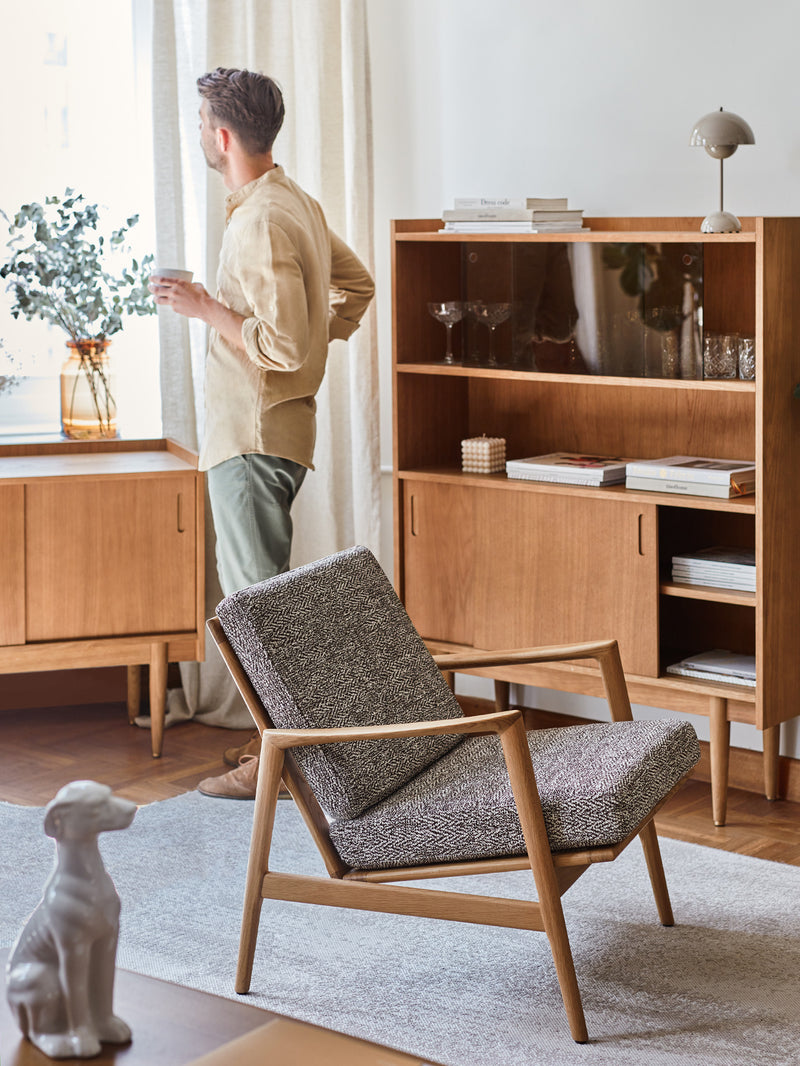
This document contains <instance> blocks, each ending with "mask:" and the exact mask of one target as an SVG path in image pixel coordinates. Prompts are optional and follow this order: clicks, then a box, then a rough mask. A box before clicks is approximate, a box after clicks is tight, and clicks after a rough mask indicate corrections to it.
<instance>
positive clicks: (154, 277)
mask: <svg viewBox="0 0 800 1066" xmlns="http://www.w3.org/2000/svg"><path fill="white" fill-rule="evenodd" d="M193 277H194V273H193V272H192V271H191V270H178V269H177V268H176V267H154V268H153V272H152V274H151V275H150V280H151V282H153V283H154V284H156V283H157V282H158V279H159V278H173V279H175V280H178V281H191V280H192V278H193Z"/></svg>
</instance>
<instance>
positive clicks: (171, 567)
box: [0, 440, 205, 756]
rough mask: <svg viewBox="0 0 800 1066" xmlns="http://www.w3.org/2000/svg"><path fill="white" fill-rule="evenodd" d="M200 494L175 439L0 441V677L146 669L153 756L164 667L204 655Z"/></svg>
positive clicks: (131, 684)
mask: <svg viewBox="0 0 800 1066" xmlns="http://www.w3.org/2000/svg"><path fill="white" fill-rule="evenodd" d="M203 512H204V491H203V475H202V473H200V471H198V469H197V456H196V455H195V454H194V453H192V452H190V451H188V450H186V449H185V448H182V447H180V446H179V445H177V444H176V443H174V442H173V441H170V440H147V441H98V442H65V443H52V444H51V443H47V444H13V445H4V446H0V545H2V551H0V674H2V673H25V672H30V671H43V670H61V669H69V668H77V667H98V666H114V665H125V666H127V667H128V714H129V716H130V718H131V720H133V718H135V717H136V715H137V714H138V709H139V708H138V704H139V692H140V688H139V672H140V667H141V666H142V665H144V664H147V665H149V667H150V714H151V733H152V749H153V755H154V756H159V755H160V754H161V748H162V743H163V734H164V713H165V701H166V683H167V664H168V663H169V662H177V661H183V660H201V659H202V658H203V656H204V625H205V617H204V613H205V606H204V540H203V537H204V533H203Z"/></svg>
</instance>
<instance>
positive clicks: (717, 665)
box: [667, 648, 756, 688]
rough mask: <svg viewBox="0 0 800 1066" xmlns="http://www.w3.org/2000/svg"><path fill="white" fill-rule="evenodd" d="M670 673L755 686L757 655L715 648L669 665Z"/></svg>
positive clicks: (730, 683) (668, 671)
mask: <svg viewBox="0 0 800 1066" xmlns="http://www.w3.org/2000/svg"><path fill="white" fill-rule="evenodd" d="M667 673H668V674H677V675H679V676H680V677H693V678H700V679H701V680H703V681H724V682H726V684H729V685H748V686H749V687H750V688H755V684H756V657H755V655H738V654H736V653H735V652H731V651H724V650H723V649H721V648H715V649H714V650H713V651H704V652H700V653H699V654H698V655H689V656H688V657H687V658H686V659H681V661H680V662H679V663H673V664H672V666H668V667H667Z"/></svg>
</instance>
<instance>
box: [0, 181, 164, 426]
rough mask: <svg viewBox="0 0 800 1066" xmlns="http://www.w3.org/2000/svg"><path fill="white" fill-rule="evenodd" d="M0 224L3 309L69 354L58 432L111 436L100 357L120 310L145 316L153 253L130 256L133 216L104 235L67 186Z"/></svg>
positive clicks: (108, 390) (108, 391)
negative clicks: (58, 333)
mask: <svg viewBox="0 0 800 1066" xmlns="http://www.w3.org/2000/svg"><path fill="white" fill-rule="evenodd" d="M2 214H3V217H4V218H5V220H6V222H7V223H8V231H9V234H10V239H9V240H8V242H7V247H8V248H9V249H10V251H11V255H10V257H9V258H8V259H7V260H6V262H5V263H4V264H3V265H2V267H0V278H3V279H4V280H5V281H6V283H7V284H6V287H7V290H8V292H10V293H11V296H12V304H11V314H12V315H13V317H14V318H19V317H20V316H22V317H23V318H24V319H26V321H28V322H30V321H32V320H33V319H40V320H41V321H43V322H47V323H48V324H50V325H53V326H57V327H58V328H59V329H61V330H63V331H64V332H65V333H66V334H67V336H68V338H69V340H68V341H67V347H68V349H69V358H68V359H67V361H66V363H65V364H64V367H63V369H62V372H61V424H62V429H63V431H64V434H65V436H67V437H70V438H79V439H86V440H92V439H99V438H107V437H115V436H116V435H117V404H116V400H115V398H114V392H113V387H112V377H111V372H110V363H109V356H108V346H109V344H110V343H111V342H110V338H111V337H112V336H113V335H114V334H115V333H118V332H119V331H120V330H121V329H122V325H123V321H122V320H123V316H124V315H152V314H155V313H156V307H155V303H154V301H153V299H152V296H151V294H150V292H149V290H148V288H147V283H148V278H149V275H150V268H151V265H152V263H153V256H152V255H147V256H145V257H144V258H143V259H141V261H139V260H137V259H136V258H135V257H134V256H133V253H132V251H131V249H130V246H129V245H128V243H127V240H126V238H127V235H128V232H129V231H130V229H131V228H132V227H133V226H135V225H136V223H137V222H138V221H139V216H138V215H132V216H131V217H130V218H128V219H126V220H125V222H124V224H123V225H121V226H120V227H119V228H118V229H115V230H112V231H111V233H110V235H109V236H108V237H106V236H105V235H104V234H103V232H102V230H101V228H100V225H99V223H100V211H99V208H98V206H97V205H96V204H90V203H87V202H86V200H85V199H84V197H83V196H81V195H80V194H78V193H76V192H74V191H73V190H72V189H67V190H66V192H65V193H64V196H63V197H58V196H48V197H47V198H46V199H45V201H44V204H39V203H30V204H23V205H22V206H21V207H20V208H19V210H18V211H17V212H16V213H15V214H14V217H13V219H12V220H9V217H8V216H7V215H6V214H5V212H2Z"/></svg>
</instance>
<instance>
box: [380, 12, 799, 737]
mask: <svg viewBox="0 0 800 1066" xmlns="http://www.w3.org/2000/svg"><path fill="white" fill-rule="evenodd" d="M367 7H368V18H369V23H370V25H369V40H370V49H371V66H372V84H373V101H372V106H373V122H374V154H375V168H376V182H375V191H376V217H375V228H376V242H377V248H376V261H377V264H378V270H377V279H376V280H377V282H378V316H379V344H380V353H381V354H380V359H381V389H382V396H381V409H382V415H381V422H382V438H381V443H382V456H383V463H384V466H386V467H389V466H390V465H391V392H390V381H389V370H390V363H391V319H390V297H389V287H390V275H389V221H390V219H392V218H426V217H431V218H435V217H438V216H439V215H440V212H441V210H442V208H443V207H445V206H447V205H449V204H450V202H451V200H452V198H453V197H454V196H459V195H460V196H466V195H523V196H565V195H566V196H568V197H569V200H570V204H571V205H572V206H575V207H581V208H583V209H584V210H585V211H586V213H587V214H588V215H600V216H602V215H612V216H613V215H637V214H641V215H692V216H702V215H705V214H706V213H707V212H708V211H710V210H712V209H715V208H716V206H717V199H718V180H719V175H718V167H717V164H716V163H715V162H714V161H713V160H712V159H710V158H709V157H708V156H707V155H706V153H705V152H704V151H703V150H702V149H700V148H690V147H689V145H688V141H689V135H690V132H691V129H692V126H693V124H694V122H695V121H696V119H698V118H699V117H700V116H701V115H703V114H705V113H706V112H708V111H713V110H715V109H717V108H719V107H724V108H725V109H726V110H729V111H734V112H736V113H737V114H740V115H742V116H743V117H744V118H745V119H746V120H747V121H748V122H749V123H750V125H751V127H752V128H753V131H754V133H755V137H756V144H755V146H754V147H745V148H741V149H739V151H738V152H737V153H736V154H735V155H734V156H733V158H732V159H730V160H729V161H728V162H727V163H726V164H725V207H726V208H727V209H728V210H731V211H734V212H735V213H736V214H739V215H751V214H752V215H770V214H775V215H798V214H800V180H799V179H800V118H799V117H798V113H799V111H800V108H799V106H798V105H800V78H798V73H797V72H798V61H797V41H798V39H799V38H800V4H798V3H797V0H762V2H761V3H753V2H751V0H669V2H668V3H655V2H653V0H649V2H648V0H605V2H603V3H600V2H598V0H559V2H558V3H553V0H547V2H542V0H493V2H492V3H491V4H488V3H486V0H481V2H479V0H368V4H367ZM389 480H390V478H389V477H388V476H385V477H384V482H386V483H388V482H389ZM384 499H385V501H386V509H385V513H384V531H385V532H384V547H383V552H382V555H383V559H382V561H383V563H384V565H386V566H387V567H390V565H391V558H392V553H391V494H390V492H389V486H388V484H387V485H386V490H385V493H384ZM798 652H800V648H798ZM476 691H479V692H480V694H488V690H487V689H486V686H485V685H483V687H479V688H478V689H477V690H476ZM517 698H522V699H523V700H524V702H526V703H532V704H534V705H537V706H540V707H551V708H552V709H563V710H565V711H566V710H569V711H572V712H574V713H585V714H588V715H592V714H593V713H596V712H594V708H593V706H592V701H587V700H580V699H578V698H576V697H573V696H570V695H568V694H554V693H549V694H548V693H543V692H532V691H530V690H526V691H525V692H524V693H517ZM693 721H694V722H695V725H696V728H697V731H698V734H699V735H700V736H701V737H706V738H707V736H708V723H707V720H706V719H697V720H695V719H693ZM732 742H733V743H734V744H735V745H738V746H741V747H755V748H758V747H760V742H759V737H758V735H757V734H756V733H755V731H754V730H753V729H751V728H749V727H745V726H737V725H734V726H733V728H732ZM782 750H783V751H784V753H785V754H792V755H795V756H796V757H798V756H800V741H799V740H798V731H797V728H796V723H793V724H791V725H789V726H788V727H785V728H784V743H783V747H782Z"/></svg>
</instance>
